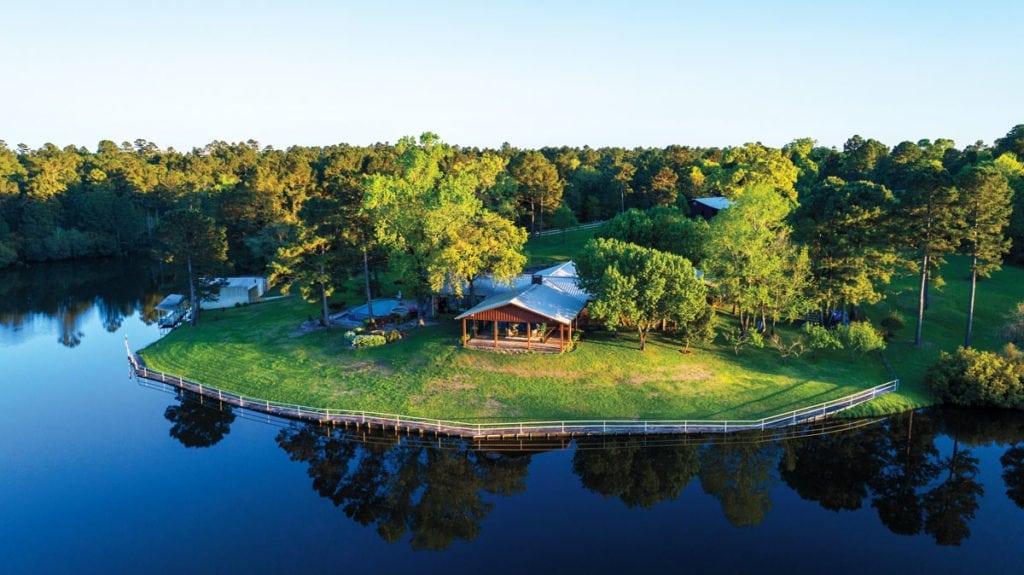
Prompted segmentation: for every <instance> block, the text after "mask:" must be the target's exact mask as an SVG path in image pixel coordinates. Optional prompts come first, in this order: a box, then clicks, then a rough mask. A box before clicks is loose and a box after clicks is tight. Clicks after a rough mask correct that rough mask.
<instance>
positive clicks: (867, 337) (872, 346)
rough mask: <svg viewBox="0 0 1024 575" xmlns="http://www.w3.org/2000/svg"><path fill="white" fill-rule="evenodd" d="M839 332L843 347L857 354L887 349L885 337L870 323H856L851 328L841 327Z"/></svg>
mask: <svg viewBox="0 0 1024 575" xmlns="http://www.w3.org/2000/svg"><path fill="white" fill-rule="evenodd" d="M837 331H838V332H839V338H840V341H842V342H843V347H845V348H846V349H848V350H850V352H851V353H855V352H858V351H859V352H861V353H864V352H868V351H875V350H879V349H885V337H884V336H883V335H882V334H881V333H880V332H879V331H878V330H877V329H875V328H874V327H872V326H871V323H870V322H866V321H855V322H853V323H851V324H850V325H849V326H846V327H841V328H839V329H838V330H837Z"/></svg>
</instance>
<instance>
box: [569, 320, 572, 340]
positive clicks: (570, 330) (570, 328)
mask: <svg viewBox="0 0 1024 575" xmlns="http://www.w3.org/2000/svg"><path fill="white" fill-rule="evenodd" d="M569 342H570V343H572V322H571V321H570V322H569Z"/></svg>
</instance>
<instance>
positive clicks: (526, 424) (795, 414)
mask: <svg viewBox="0 0 1024 575" xmlns="http://www.w3.org/2000/svg"><path fill="white" fill-rule="evenodd" d="M125 348H126V350H127V351H128V361H129V364H130V367H131V372H132V374H133V375H134V376H135V377H136V378H141V379H144V380H148V381H152V382H159V383H162V384H165V385H168V386H171V387H173V388H176V389H180V390H185V391H189V392H192V393H195V394H198V395H199V396H200V397H201V398H206V399H210V400H216V401H218V402H220V403H221V404H226V405H231V406H234V407H239V408H242V409H247V410H249V411H255V412H259V413H264V414H267V415H272V416H276V417H283V418H286V419H294V420H300V421H310V422H316V423H322V424H339V425H355V426H357V427H366V428H368V429H373V428H377V429H382V430H383V429H394V430H395V431H399V430H405V431H408V432H420V433H432V434H437V435H449V436H458V437H472V438H486V437H504V436H513V437H535V436H539V437H544V436H549V435H562V436H576V435H584V436H585V435H627V434H678V433H731V432H738V431H752V430H762V431H763V430H766V429H775V428H780V427H786V426H790V425H799V424H802V423H807V422H810V421H816V420H819V419H822V418H825V417H827V416H829V415H833V414H835V413H839V412H840V411H844V410H847V409H849V408H851V407H854V406H856V405H860V404H862V403H865V402H868V401H871V400H872V399H875V398H876V397H878V396H880V395H884V394H887V393H891V392H894V391H897V390H898V389H899V383H900V382H899V380H898V379H894V380H892V381H889V382H887V383H883V384H881V385H876V386H874V387H871V388H868V389H865V390H863V391H860V392H857V393H854V394H851V395H848V396H846V397H842V398H839V399H834V400H831V401H826V402H824V403H819V404H817V405H813V406H810V407H804V408H801V409H795V410H792V411H788V412H785V413H780V414H778V415H773V416H770V417H765V418H762V419H754V420H699V419H693V420H690V419H681V420H675V419H663V420H633V419H600V420H599V419H594V420H566V421H517V422H507V421H503V422H479V423H472V422H465V421H451V420H443V419H431V418H425V417H415V416H409V415H400V414H392V413H379V412H373V411H363V410H353V409H334V408H321V407H308V406H304V405H298V404H293V403H283V402H279V401H270V400H267V399H259V398H254V397H248V396H244V395H239V394H236V393H231V392H228V391H223V390H221V389H217V388H214V387H210V386H206V385H203V384H202V383H198V382H195V381H191V380H188V379H185V378H183V377H181V376H177V375H170V374H167V373H164V372H161V371H157V370H152V369H149V368H148V367H146V366H145V365H144V364H143V363H142V361H141V360H140V359H139V357H138V356H136V355H135V354H134V353H132V351H131V349H130V348H128V342H127V340H126V341H125Z"/></svg>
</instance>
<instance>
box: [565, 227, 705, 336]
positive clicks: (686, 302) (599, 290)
mask: <svg viewBox="0 0 1024 575" xmlns="http://www.w3.org/2000/svg"><path fill="white" fill-rule="evenodd" d="M576 270H577V273H578V274H579V283H580V287H582V288H583V289H585V290H587V291H588V292H589V293H590V294H592V295H593V297H594V299H593V301H592V302H591V303H590V313H591V315H592V316H593V317H596V318H599V319H603V320H604V321H605V324H606V325H607V326H608V327H609V328H612V329H614V328H616V327H618V326H619V325H628V326H633V327H634V328H635V329H636V330H637V334H638V335H639V337H640V349H641V351H642V350H644V349H645V347H646V345H647V335H648V333H649V332H650V330H651V329H653V328H654V327H655V326H656V325H658V324H659V323H661V322H662V321H663V320H670V321H678V322H685V321H689V320H691V319H693V318H694V317H696V316H697V314H699V313H700V312H701V309H702V308H703V307H704V306H706V305H707V303H706V301H705V297H706V293H707V288H706V287H705V286H704V282H702V281H701V280H699V279H698V278H697V274H696V271H695V270H694V269H693V266H692V265H690V262H689V261H688V260H687V259H686V258H683V257H681V256H677V255H675V254H669V253H665V252H661V251H658V250H654V249H650V248H644V247H641V246H638V245H636V244H629V243H625V242H621V241H619V240H615V239H595V240H591V241H590V242H588V243H587V245H586V246H585V247H584V248H583V251H582V253H581V254H580V255H579V257H578V258H577V259H576Z"/></svg>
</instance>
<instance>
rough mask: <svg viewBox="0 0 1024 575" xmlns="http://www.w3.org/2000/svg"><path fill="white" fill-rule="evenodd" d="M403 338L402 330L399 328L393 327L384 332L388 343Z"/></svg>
mask: <svg viewBox="0 0 1024 575" xmlns="http://www.w3.org/2000/svg"><path fill="white" fill-rule="evenodd" d="M400 339H402V332H400V331H398V330H397V329H392V330H389V331H387V332H385V333H384V340H385V341H387V342H388V343H392V342H396V341H398V340H400Z"/></svg>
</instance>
